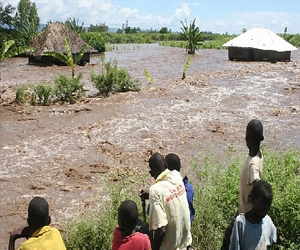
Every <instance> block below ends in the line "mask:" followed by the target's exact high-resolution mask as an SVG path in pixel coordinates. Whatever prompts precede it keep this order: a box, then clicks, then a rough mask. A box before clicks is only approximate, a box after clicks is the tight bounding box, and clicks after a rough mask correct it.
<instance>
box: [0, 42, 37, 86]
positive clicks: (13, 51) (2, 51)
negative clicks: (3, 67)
mask: <svg viewBox="0 0 300 250" xmlns="http://www.w3.org/2000/svg"><path fill="white" fill-rule="evenodd" d="M14 44H15V41H14V40H8V41H6V42H4V43H3V45H2V47H1V48H0V63H1V62H3V60H4V59H5V58H10V57H14V56H17V55H20V54H24V53H27V52H32V51H34V48H33V47H29V46H20V47H14V48H11V47H12V46H13V45H14ZM0 80H1V72H0Z"/></svg>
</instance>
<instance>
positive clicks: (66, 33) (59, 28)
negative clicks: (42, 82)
mask: <svg viewBox="0 0 300 250" xmlns="http://www.w3.org/2000/svg"><path fill="white" fill-rule="evenodd" d="M65 39H67V42H68V44H69V46H70V48H71V52H72V55H73V57H74V58H75V57H76V55H77V54H79V53H80V51H81V49H82V47H83V46H84V45H85V44H86V42H85V41H84V40H83V39H82V38H81V37H80V36H79V35H78V34H76V33H75V32H74V31H73V30H71V29H69V28H68V27H67V26H66V25H64V24H62V23H51V24H49V25H48V26H47V27H46V28H45V29H44V30H43V32H42V33H41V34H39V35H38V36H36V37H35V38H34V39H33V40H32V41H31V43H30V46H32V47H34V48H35V51H34V52H30V53H29V58H28V63H29V64H35V65H52V64H57V65H64V64H63V63H62V62H61V61H59V60H58V59H56V58H54V57H50V56H45V55H44V53H45V52H57V53H60V54H66V52H67V48H66V46H65V42H64V40H65ZM96 52H97V51H96V50H95V49H93V48H92V47H90V46H89V47H88V48H87V49H86V52H85V53H84V55H83V57H82V58H81V60H80V62H79V63H78V64H80V65H84V64H86V63H89V62H90V54H91V53H96Z"/></svg>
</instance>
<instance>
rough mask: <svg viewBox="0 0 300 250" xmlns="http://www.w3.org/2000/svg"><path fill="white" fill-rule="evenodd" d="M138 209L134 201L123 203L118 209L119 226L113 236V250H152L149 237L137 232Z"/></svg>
mask: <svg viewBox="0 0 300 250" xmlns="http://www.w3.org/2000/svg"><path fill="white" fill-rule="evenodd" d="M137 221H138V208H137V205H136V203H135V202H134V201H131V200H126V201H123V202H122V203H121V205H120V207H119V209H118V224H119V226H118V227H116V229H115V231H114V235H113V244H112V250H132V249H135V250H151V244H150V240H149V237H148V235H146V234H143V233H139V232H135V228H136V224H137Z"/></svg>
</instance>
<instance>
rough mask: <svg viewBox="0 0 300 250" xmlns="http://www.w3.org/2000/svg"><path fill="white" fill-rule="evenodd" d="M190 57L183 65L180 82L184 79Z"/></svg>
mask: <svg viewBox="0 0 300 250" xmlns="http://www.w3.org/2000/svg"><path fill="white" fill-rule="evenodd" d="M191 59H192V58H191V57H190V56H189V58H188V59H187V61H186V63H185V65H184V68H183V71H182V78H181V79H182V80H184V79H185V72H186V71H187V69H188V68H189V67H190V62H191Z"/></svg>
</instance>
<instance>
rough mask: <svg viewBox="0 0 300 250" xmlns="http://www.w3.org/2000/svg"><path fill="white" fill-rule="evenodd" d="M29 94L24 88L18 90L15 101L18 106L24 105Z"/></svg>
mask: <svg viewBox="0 0 300 250" xmlns="http://www.w3.org/2000/svg"><path fill="white" fill-rule="evenodd" d="M27 97H28V92H27V91H26V88H25V87H24V86H21V87H18V88H17V89H16V98H15V101H16V103H17V104H23V103H25V102H26V101H27Z"/></svg>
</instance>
